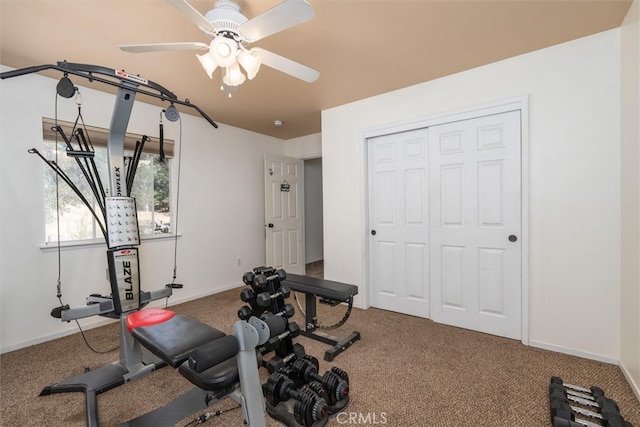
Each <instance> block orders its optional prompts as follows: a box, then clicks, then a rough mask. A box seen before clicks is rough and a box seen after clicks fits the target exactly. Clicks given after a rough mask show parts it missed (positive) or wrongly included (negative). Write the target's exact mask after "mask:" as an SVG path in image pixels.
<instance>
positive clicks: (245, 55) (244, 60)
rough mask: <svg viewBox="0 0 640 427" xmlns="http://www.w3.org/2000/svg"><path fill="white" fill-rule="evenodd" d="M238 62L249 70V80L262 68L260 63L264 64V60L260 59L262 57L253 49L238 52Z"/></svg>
mask: <svg viewBox="0 0 640 427" xmlns="http://www.w3.org/2000/svg"><path fill="white" fill-rule="evenodd" d="M238 62H239V63H240V65H242V68H244V70H245V71H246V72H247V78H248V79H249V80H253V78H254V77H255V76H256V74H258V71H259V70H260V64H262V61H260V57H259V56H257V55H254V53H253V49H252V50H250V51H249V50H246V49H243V50H242V51H241V52H240V53H239V54H238Z"/></svg>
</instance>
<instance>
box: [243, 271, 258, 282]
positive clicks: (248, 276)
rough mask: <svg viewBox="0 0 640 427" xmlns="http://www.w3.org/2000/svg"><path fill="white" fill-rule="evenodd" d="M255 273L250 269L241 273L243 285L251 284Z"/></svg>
mask: <svg viewBox="0 0 640 427" xmlns="http://www.w3.org/2000/svg"><path fill="white" fill-rule="evenodd" d="M255 278H256V275H255V274H254V273H253V272H252V271H247V272H246V273H244V274H243V275H242V282H243V283H244V284H245V285H252V284H253V281H254V279H255Z"/></svg>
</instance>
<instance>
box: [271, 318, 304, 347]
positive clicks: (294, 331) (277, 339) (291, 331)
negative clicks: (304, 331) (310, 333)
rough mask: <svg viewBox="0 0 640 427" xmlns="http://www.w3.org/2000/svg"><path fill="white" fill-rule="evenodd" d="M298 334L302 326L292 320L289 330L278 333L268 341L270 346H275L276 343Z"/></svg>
mask: <svg viewBox="0 0 640 427" xmlns="http://www.w3.org/2000/svg"><path fill="white" fill-rule="evenodd" d="M298 335H300V326H298V324H297V323H296V322H291V323H289V327H288V330H286V331H285V332H283V333H281V334H280V335H276V336H275V337H272V338H269V341H267V343H268V346H269V347H273V346H275V345H276V344H278V342H280V341H282V340H283V339H285V338H287V337H291V338H295V337H297V336H298Z"/></svg>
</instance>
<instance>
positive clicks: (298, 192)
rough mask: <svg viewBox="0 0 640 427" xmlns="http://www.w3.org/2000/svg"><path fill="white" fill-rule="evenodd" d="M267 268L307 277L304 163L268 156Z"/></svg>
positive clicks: (266, 181) (266, 201)
mask: <svg viewBox="0 0 640 427" xmlns="http://www.w3.org/2000/svg"><path fill="white" fill-rule="evenodd" d="M264 170H265V180H264V189H265V191H264V200H265V230H266V232H265V236H266V258H267V259H266V265H267V266H270V267H273V268H283V269H284V270H285V271H286V272H288V273H293V274H304V241H303V232H302V218H303V205H302V203H303V188H304V187H303V182H302V160H300V159H294V158H290V157H284V156H278V155H275V154H265V158H264Z"/></svg>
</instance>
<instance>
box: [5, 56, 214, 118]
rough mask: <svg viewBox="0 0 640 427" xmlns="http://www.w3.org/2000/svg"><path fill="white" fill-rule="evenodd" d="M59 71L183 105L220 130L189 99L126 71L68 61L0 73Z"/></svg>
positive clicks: (9, 75) (22, 73)
mask: <svg viewBox="0 0 640 427" xmlns="http://www.w3.org/2000/svg"><path fill="white" fill-rule="evenodd" d="M50 69H53V70H58V71H61V72H63V73H64V74H65V76H66V75H67V74H73V75H75V76H79V77H83V78H85V79H87V80H89V81H93V80H95V81H98V82H100V83H104V84H108V85H111V86H115V87H118V88H121V89H127V90H133V91H135V92H137V93H141V94H143V95H147V96H151V97H153V98H158V99H160V100H162V101H170V102H171V103H172V104H178V105H183V106H185V107H189V108H193V109H194V110H196V111H197V112H198V113H199V114H200V115H201V116H202V118H204V119H205V120H206V121H207V122H209V124H211V126H213V127H214V128H216V129H217V128H218V125H217V124H216V123H215V122H214V121H213V120H212V119H211V118H210V117H209V116H208V115H207V114H206V113H205V112H204V111H202V110H201V109H200V108H198V106H197V105H193V104H192V103H191V102H189V100H188V99H185V100H184V101H180V100H179V99H178V97H177V96H176V95H175V94H174V93H173V92H171V91H169V90H168V89H166V88H164V87H163V86H161V85H159V84H158V83H155V82H152V81H151V80H147V79H145V78H142V77H140V76H135V75H132V74H129V73H126V72H124V71H116V70H113V69H111V68H107V67H101V66H98V65H89V64H75V63H70V62H67V61H58V63H57V65H53V64H45V65H38V66H34V67H27V68H20V69H17V70H12V71H5V72H4V73H0V79H9V78H12V77H18V76H22V75H25V74H31V73H37V72H40V71H44V70H50ZM96 74H101V75H104V76H106V77H109V78H112V79H116V80H119V82H117V81H112V80H108V79H106V78H103V77H98V76H96ZM139 85H143V86H145V87H147V88H149V89H151V90H154V91H156V92H158V93H154V92H150V91H148V90H143V89H140V88H139V87H138V86H139Z"/></svg>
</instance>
